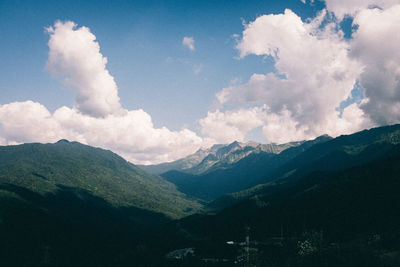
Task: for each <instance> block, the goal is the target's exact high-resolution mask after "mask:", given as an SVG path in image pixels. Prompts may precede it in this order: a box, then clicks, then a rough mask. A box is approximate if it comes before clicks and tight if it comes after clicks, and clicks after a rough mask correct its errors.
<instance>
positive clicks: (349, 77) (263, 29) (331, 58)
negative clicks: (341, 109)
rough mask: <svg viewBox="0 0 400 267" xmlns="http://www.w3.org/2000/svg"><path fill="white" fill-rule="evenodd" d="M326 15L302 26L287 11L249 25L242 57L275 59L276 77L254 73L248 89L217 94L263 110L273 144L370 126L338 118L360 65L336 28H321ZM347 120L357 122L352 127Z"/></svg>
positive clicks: (234, 88)
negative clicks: (262, 107)
mask: <svg viewBox="0 0 400 267" xmlns="http://www.w3.org/2000/svg"><path fill="white" fill-rule="evenodd" d="M325 16H326V12H325V11H322V12H321V13H320V14H319V15H318V16H317V17H316V18H314V19H313V20H310V21H308V22H303V21H302V20H301V18H300V17H299V16H297V15H296V14H295V13H294V12H292V11H291V10H288V9H287V10H285V12H284V14H278V15H263V16H260V17H258V18H257V19H256V20H255V21H253V22H251V23H249V24H248V25H246V26H245V30H244V31H243V37H242V39H241V40H240V41H239V43H238V45H237V49H238V50H239V52H240V58H243V57H245V56H247V55H249V54H255V55H259V56H271V57H273V59H274V60H275V68H276V71H277V74H274V73H268V74H253V75H252V76H251V77H250V79H249V81H248V82H247V83H245V84H241V85H232V86H229V87H227V88H224V89H223V90H222V91H221V92H219V93H218V94H217V95H216V97H217V99H218V101H219V102H220V103H221V104H226V103H229V102H230V103H232V104H234V105H236V106H238V107H241V108H243V107H246V106H249V105H265V106H266V108H265V112H264V113H265V114H264V116H263V117H262V121H263V133H264V135H265V137H266V138H267V139H268V140H270V141H273V142H287V141H292V140H293V139H297V140H298V139H307V138H312V137H315V136H318V135H321V134H324V133H328V134H330V135H334V136H335V135H338V134H341V133H343V132H348V130H347V129H344V128H343V127H342V126H343V125H348V126H349V127H350V125H351V126H352V127H351V129H352V130H353V131H356V130H359V129H361V128H362V127H365V126H368V125H369V124H368V123H367V122H368V120H367V119H366V118H365V116H364V114H363V113H362V112H361V113H357V114H358V115H359V116H361V117H362V119H361V118H353V117H346V118H344V117H342V118H340V117H339V113H338V111H337V107H338V106H339V105H340V103H341V102H342V101H344V100H346V99H347V98H348V97H349V95H350V94H351V90H352V88H353V86H354V84H355V83H356V81H357V78H358V77H359V75H360V73H361V72H362V65H361V64H360V63H359V62H358V61H357V60H355V59H353V58H351V57H350V56H349V52H348V51H349V48H350V46H349V44H348V42H346V41H345V40H344V39H343V33H342V32H341V31H337V30H336V25H335V24H333V23H328V24H327V25H325V26H324V27H322V28H321V23H322V22H323V21H324V19H326V17H325ZM282 77H283V78H282ZM348 108H349V107H348ZM346 114H347V113H346ZM349 119H353V120H354V121H355V122H357V123H354V124H352V123H351V122H350V124H348V123H347V120H349ZM360 120H361V121H362V123H361V122H360ZM353 126H356V127H353ZM357 127H358V128H357ZM339 129H340V131H343V132H340V131H339Z"/></svg>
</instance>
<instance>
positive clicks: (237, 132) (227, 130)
mask: <svg viewBox="0 0 400 267" xmlns="http://www.w3.org/2000/svg"><path fill="white" fill-rule="evenodd" d="M261 115H262V109H261V108H258V107H254V108H252V109H239V110H237V111H227V112H221V111H219V110H216V111H215V112H208V114H207V117H205V118H203V119H201V120H200V121H199V123H200V126H201V128H202V130H201V131H202V133H203V134H204V135H207V136H209V137H210V138H211V139H213V140H215V142H216V143H230V142H233V141H235V140H236V141H243V140H244V138H245V136H246V133H247V132H248V131H251V130H252V129H254V128H257V127H260V126H262V125H263V122H262V120H261V118H260V116H261Z"/></svg>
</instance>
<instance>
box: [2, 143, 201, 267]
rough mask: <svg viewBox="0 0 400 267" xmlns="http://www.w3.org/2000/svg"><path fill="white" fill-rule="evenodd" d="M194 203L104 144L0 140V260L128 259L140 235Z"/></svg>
mask: <svg viewBox="0 0 400 267" xmlns="http://www.w3.org/2000/svg"><path fill="white" fill-rule="evenodd" d="M199 208H200V205H199V204H197V203H196V202H194V201H191V200H188V199H186V198H185V196H184V195H183V194H182V193H180V192H178V191H177V190H176V189H175V186H174V185H173V184H171V183H169V182H167V181H165V180H164V179H162V178H161V177H159V176H156V175H153V174H149V173H146V172H144V171H143V170H141V169H139V168H137V167H136V166H134V165H133V164H131V163H129V162H127V161H125V160H124V159H122V158H121V157H119V156H118V155H116V154H114V153H112V152H110V151H106V150H102V149H99V148H93V147H89V146H85V145H82V144H79V143H76V142H68V141H66V140H61V141H59V142H57V143H55V144H24V145H18V146H4V147H0V234H1V240H0V243H1V244H0V245H1V248H2V249H1V252H0V258H1V261H0V262H1V263H2V264H1V266H36V265H41V266H42V265H43V262H47V263H48V264H49V265H53V264H56V263H57V264H56V265H57V266H62V265H59V264H60V263H61V262H63V263H65V266H79V265H81V266H87V265H92V266H100V265H103V264H104V265H105V266H113V265H115V264H117V263H118V262H124V260H126V259H125V257H128V255H129V261H131V259H132V257H134V256H135V253H139V252H138V249H136V246H137V245H138V243H137V242H139V241H138V239H139V238H144V236H146V238H149V236H148V235H147V233H148V232H151V231H152V229H154V228H157V227H159V226H160V225H162V224H164V223H166V222H168V221H170V220H171V219H176V218H180V217H182V216H185V215H187V214H191V213H193V212H195V211H196V210H198V209H199ZM17 251H19V252H18V253H17ZM139 251H140V250H139ZM142 254H143V253H142ZM17 255H20V256H18V257H17ZM71 255H73V256H71ZM136 257H137V256H136Z"/></svg>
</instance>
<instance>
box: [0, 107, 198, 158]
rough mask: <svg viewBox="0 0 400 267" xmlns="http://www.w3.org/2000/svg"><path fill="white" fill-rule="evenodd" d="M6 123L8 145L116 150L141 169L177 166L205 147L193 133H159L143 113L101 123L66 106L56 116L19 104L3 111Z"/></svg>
mask: <svg viewBox="0 0 400 267" xmlns="http://www.w3.org/2000/svg"><path fill="white" fill-rule="evenodd" d="M0 123H1V124H0V125H1V127H0V136H1V137H2V139H3V140H2V143H3V144H4V145H8V144H16V143H24V142H42V143H46V142H55V141H57V140H59V139H62V138H65V139H69V140H75V141H78V142H81V143H84V144H89V145H95V146H99V147H103V148H107V149H111V150H113V151H115V152H117V153H118V154H120V155H122V156H124V157H125V158H126V159H128V160H130V161H132V162H136V163H150V162H163V161H170V160H174V159H177V158H180V157H183V156H185V155H187V154H190V153H192V152H194V151H195V150H196V149H198V148H199V146H201V145H202V139H201V138H200V137H198V136H197V135H196V134H195V133H194V132H192V131H189V130H187V129H183V130H181V131H179V132H173V131H170V130H168V129H167V128H165V127H163V128H154V125H153V123H152V121H151V117H150V115H149V114H147V113H146V112H144V111H143V110H140V109H139V110H131V111H126V113H125V114H124V115H123V116H120V115H109V116H107V117H105V118H101V117H100V118H97V117H93V116H88V115H85V114H82V113H80V112H79V111H77V110H76V109H71V108H68V107H65V106H64V107H61V108H59V109H57V110H56V111H55V112H54V113H53V114H51V113H50V112H49V111H48V110H47V108H46V107H45V106H43V105H41V104H40V103H36V102H32V101H26V102H14V103H9V104H5V105H1V106H0Z"/></svg>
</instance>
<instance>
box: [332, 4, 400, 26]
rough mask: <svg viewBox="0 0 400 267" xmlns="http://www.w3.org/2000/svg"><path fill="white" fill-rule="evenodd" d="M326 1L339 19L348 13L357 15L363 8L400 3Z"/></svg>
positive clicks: (382, 6)
mask: <svg viewBox="0 0 400 267" xmlns="http://www.w3.org/2000/svg"><path fill="white" fill-rule="evenodd" d="M325 2H326V8H327V9H328V10H329V11H331V12H333V13H335V16H336V17H337V18H338V19H339V21H340V20H342V19H343V18H344V17H345V16H346V15H347V16H355V15H356V14H357V13H358V12H360V11H361V10H365V9H368V8H374V7H379V8H381V9H386V8H390V7H391V6H393V5H395V4H399V3H400V1H399V0H346V1H343V0H325Z"/></svg>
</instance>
